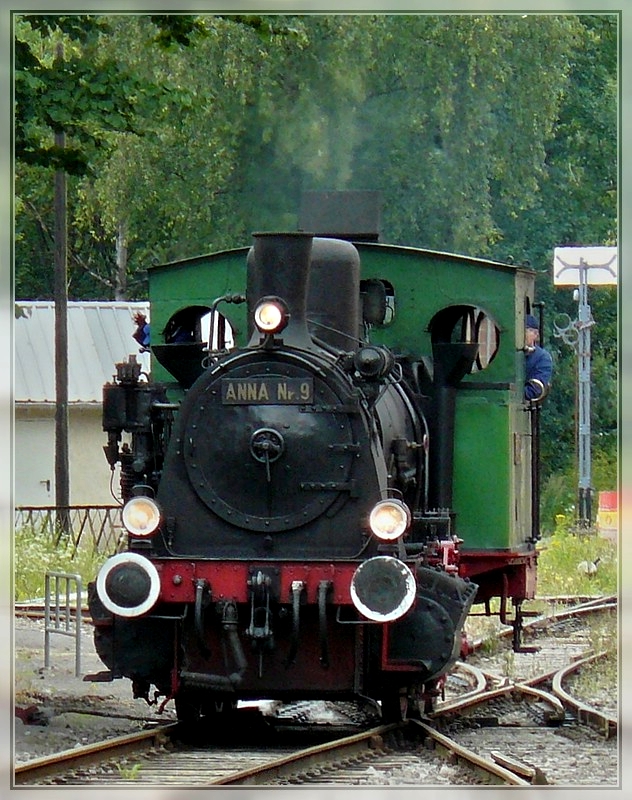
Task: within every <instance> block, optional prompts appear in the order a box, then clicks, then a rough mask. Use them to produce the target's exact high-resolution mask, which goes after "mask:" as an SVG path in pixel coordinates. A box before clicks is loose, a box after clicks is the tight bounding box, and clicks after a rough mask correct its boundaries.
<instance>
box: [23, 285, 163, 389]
mask: <svg viewBox="0 0 632 800" xmlns="http://www.w3.org/2000/svg"><path fill="white" fill-rule="evenodd" d="M15 305H16V306H17V307H19V308H21V309H22V311H23V314H24V316H21V317H19V318H18V319H16V320H15V321H14V328H13V342H14V386H13V397H14V401H15V402H16V403H54V402H55V304H54V303H52V302H45V301H36V302H29V301H21V300H16V302H15ZM138 311H142V312H143V313H144V314H145V315H146V316H147V317H149V304H148V303H124V302H114V303H106V302H102V303H101V302H92V303H74V302H73V303H68V402H69V403H100V402H101V401H102V397H103V384H104V383H106V382H107V381H111V380H112V376H113V375H114V372H115V367H114V365H115V364H116V363H118V362H120V361H123V360H125V359H127V357H128V356H129V355H131V354H135V355H136V357H137V358H138V360H139V361H140V363H141V364H142V365H143V370H145V371H146V372H149V368H150V358H149V353H141V352H140V350H139V345H138V343H137V342H136V341H135V340H134V339H133V338H132V334H133V333H134V331H135V329H136V325H135V324H134V320H133V316H134V314H135V313H137V312H138Z"/></svg>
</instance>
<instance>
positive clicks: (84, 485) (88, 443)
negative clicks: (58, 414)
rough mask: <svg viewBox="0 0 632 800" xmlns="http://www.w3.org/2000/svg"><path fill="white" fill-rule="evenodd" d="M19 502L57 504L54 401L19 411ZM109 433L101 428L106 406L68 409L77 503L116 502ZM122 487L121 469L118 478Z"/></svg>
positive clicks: (16, 458) (16, 462)
mask: <svg viewBox="0 0 632 800" xmlns="http://www.w3.org/2000/svg"><path fill="white" fill-rule="evenodd" d="M14 430H15V441H14V472H13V474H14V488H13V491H14V505H16V506H54V505H55V411H54V406H52V405H51V406H44V405H38V406H37V407H33V406H31V407H29V406H27V405H22V404H18V405H17V406H16V410H15V428H14ZM105 443H106V435H105V434H104V433H103V430H102V427H101V407H100V406H97V405H94V406H83V407H76V406H75V407H72V406H71V407H70V408H69V410H68V461H69V472H70V504H71V505H113V504H114V503H115V502H116V501H115V500H114V498H113V497H112V495H111V493H110V476H111V472H110V467H109V465H108V463H107V460H106V458H105V455H104V453H103V445H104V444H105ZM113 486H114V491H115V492H117V490H118V470H117V471H116V474H115V477H114V484H113Z"/></svg>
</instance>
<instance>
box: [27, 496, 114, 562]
mask: <svg viewBox="0 0 632 800" xmlns="http://www.w3.org/2000/svg"><path fill="white" fill-rule="evenodd" d="M14 526H15V529H16V530H19V529H21V528H26V527H29V528H32V529H33V530H34V531H35V532H37V533H41V534H42V535H43V536H47V537H48V538H49V540H50V541H52V542H53V544H55V545H58V544H59V543H60V542H61V541H63V540H65V541H66V542H67V543H68V544H69V545H71V550H70V552H71V557H73V556H74V555H75V554H76V552H77V550H78V549H79V547H81V548H82V549H88V550H91V551H92V552H94V553H111V552H114V551H116V550H117V549H118V545H119V541H120V539H121V535H122V528H121V507H120V506H114V505H113V506H66V507H62V506H18V507H17V508H16V509H15V516H14Z"/></svg>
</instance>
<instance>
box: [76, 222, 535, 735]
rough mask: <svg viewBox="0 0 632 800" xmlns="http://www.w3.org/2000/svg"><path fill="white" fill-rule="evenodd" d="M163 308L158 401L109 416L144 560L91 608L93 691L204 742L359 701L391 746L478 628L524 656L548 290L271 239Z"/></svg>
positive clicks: (115, 404) (190, 275)
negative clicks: (231, 721) (96, 687)
mask: <svg viewBox="0 0 632 800" xmlns="http://www.w3.org/2000/svg"><path fill="white" fill-rule="evenodd" d="M149 289H150V303H151V328H152V332H151V352H152V357H153V358H152V360H153V367H152V375H151V376H147V375H144V374H141V370H140V365H139V364H138V363H137V362H136V359H135V357H134V356H130V358H129V360H128V361H126V362H124V363H121V364H117V365H116V375H115V376H114V378H113V380H112V382H111V383H108V384H106V386H105V387H104V393H103V428H104V431H106V432H107V436H108V441H107V445H106V446H105V448H104V450H105V453H106V457H107V460H108V463H109V465H110V468H111V469H112V470H113V471H114V470H118V471H119V474H120V492H121V500H122V504H123V506H122V523H123V526H124V529H125V538H126V543H125V546H124V548H123V549H122V550H121V552H118V553H116V554H114V555H112V556H111V557H109V558H108V559H107V560H106V561H105V563H104V564H103V566H102V567H101V569H100V571H99V573H98V575H97V577H96V580H95V581H94V582H93V583H91V584H90V587H89V608H90V613H91V616H92V620H93V624H94V631H95V643H96V648H97V652H98V654H99V656H100V658H101V660H102V661H103V663H104V665H105V666H106V667H107V669H106V670H105V671H104V672H102V673H100V674H99V676H92V678H93V679H97V678H99V679H103V680H112V679H114V678H119V677H126V678H128V679H130V680H131V682H132V690H133V695H134V697H137V698H144V699H145V700H146V701H147V702H148V703H156V704H157V703H158V702H160V703H161V708H162V707H164V705H165V704H166V703H167V702H168V701H169V700H171V699H173V700H174V702H175V708H176V711H177V715H178V718H179V719H180V720H182V721H184V722H193V721H199V720H201V719H204V718H206V717H209V716H210V715H212V714H216V713H218V712H219V711H221V710H226V709H232V708H234V707H235V705H236V704H237V702H238V701H239V700H252V699H262V698H272V699H274V698H276V699H279V700H281V701H291V700H292V701H293V700H297V699H329V700H337V699H353V698H359V697H363V698H370V699H372V700H373V701H375V703H376V705H378V706H379V707H380V708H381V710H382V714H383V717H384V719H388V720H393V719H399V718H401V717H402V715H405V714H417V713H423V712H424V711H427V710H428V709H429V708H431V707H432V705H433V702H434V699H435V698H436V697H437V695H438V694H439V693H440V691H441V687H442V683H443V681H444V679H445V675H446V673H447V672H448V671H449V670H450V668H451V667H452V666H453V665H454V663H455V661H456V660H457V659H458V658H459V657H462V656H463V655H464V654H465V649H466V643H465V638H464V636H463V627H464V623H465V620H466V617H467V615H468V614H469V613H470V611H471V608H472V606H473V604H474V603H476V604H483V605H484V609H485V611H486V612H487V613H491V611H490V608H491V607H490V601H491V600H492V599H493V598H500V602H499V606H498V607H499V608H500V612H499V613H500V615H501V618H502V619H503V621H504V622H510V623H512V624H513V625H514V631H515V635H514V644H515V646H516V647H519V646H520V629H521V619H522V610H521V609H522V603H523V601H524V600H525V599H528V598H532V597H533V596H534V593H535V581H536V560H537V554H536V546H535V545H536V542H537V539H538V538H539V533H538V530H537V526H538V521H537V475H536V474H535V471H534V469H533V467H534V465H535V464H536V457H537V427H536V426H535V425H534V412H533V409H532V408H530V407H529V406H528V405H527V404H526V403H525V401H524V399H523V381H524V353H523V348H524V318H525V315H526V314H529V313H532V312H533V306H534V297H533V292H534V274H533V272H531V271H530V270H528V269H525V268H522V267H516V266H513V265H508V264H500V263H497V262H490V261H483V260H480V259H472V258H467V257H464V256H457V255H452V254H447V253H439V252H431V251H427V250H421V249H417V248H410V247H400V246H394V245H386V244H381V243H378V242H375V241H363V240H362V238H361V237H356V238H355V240H354V239H353V237H349V238H334V237H331V236H329V235H322V234H320V235H314V234H312V233H303V232H290V233H258V234H253V243H252V245H251V246H249V247H244V248H238V249H235V250H230V251H225V252H220V253H215V254H212V255H209V256H201V257H197V258H193V259H188V260H185V261H180V262H177V263H171V264H164V265H158V266H155V267H152V268H150V270H149ZM210 298H213V299H212V300H211V299H210ZM508 602H511V603H512V605H513V608H514V616H513V619H509V613H508V610H507V603H508ZM494 613H496V612H494Z"/></svg>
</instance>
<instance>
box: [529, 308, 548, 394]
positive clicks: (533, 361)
mask: <svg viewBox="0 0 632 800" xmlns="http://www.w3.org/2000/svg"><path fill="white" fill-rule="evenodd" d="M524 349H525V353H526V359H525V385H524V396H525V400H529V401H531V402H533V403H541V402H542V401H543V400H544V398H545V397H546V396H547V395H548V393H549V391H550V389H551V380H552V377H553V359H552V358H551V354H550V353H549V351H548V350H546V349H545V348H544V347H541V346H540V327H539V325H538V321H537V319H536V318H535V317H534V316H533V315H532V314H527V316H526V318H525V348H524Z"/></svg>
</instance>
